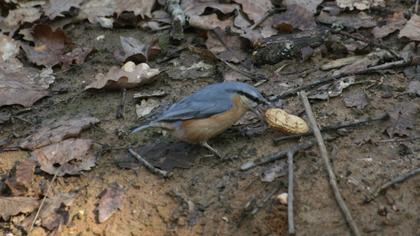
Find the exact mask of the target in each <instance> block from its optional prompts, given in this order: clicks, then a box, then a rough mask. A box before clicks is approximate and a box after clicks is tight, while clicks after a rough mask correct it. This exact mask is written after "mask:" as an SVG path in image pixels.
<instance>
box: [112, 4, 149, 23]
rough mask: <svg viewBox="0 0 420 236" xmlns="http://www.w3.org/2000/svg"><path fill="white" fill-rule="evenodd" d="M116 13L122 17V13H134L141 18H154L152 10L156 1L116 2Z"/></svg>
mask: <svg viewBox="0 0 420 236" xmlns="http://www.w3.org/2000/svg"><path fill="white" fill-rule="evenodd" d="M115 1H116V10H115V13H117V15H120V14H121V13H122V12H124V11H126V12H133V13H134V15H136V16H138V15H140V16H141V18H143V19H145V18H146V17H148V18H151V17H152V8H153V6H154V5H155V0H115Z"/></svg>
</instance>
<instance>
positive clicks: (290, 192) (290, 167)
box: [287, 151, 295, 235]
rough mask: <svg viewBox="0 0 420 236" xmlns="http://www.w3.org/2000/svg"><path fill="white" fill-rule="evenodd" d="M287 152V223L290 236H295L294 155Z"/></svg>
mask: <svg viewBox="0 0 420 236" xmlns="http://www.w3.org/2000/svg"><path fill="white" fill-rule="evenodd" d="M294 154H295V153H294V152H291V151H289V152H287V169H288V186H287V222H288V226H289V227H288V228H289V235H295V223H294V220H293V155H294Z"/></svg>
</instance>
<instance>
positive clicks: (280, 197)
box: [276, 193, 288, 205]
mask: <svg viewBox="0 0 420 236" xmlns="http://www.w3.org/2000/svg"><path fill="white" fill-rule="evenodd" d="M287 198H288V195H287V193H281V194H279V195H277V197H276V199H277V201H279V203H280V204H282V205H287Z"/></svg>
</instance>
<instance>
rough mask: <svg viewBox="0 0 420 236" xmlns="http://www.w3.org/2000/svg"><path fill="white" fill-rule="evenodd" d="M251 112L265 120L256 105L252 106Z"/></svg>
mask: <svg viewBox="0 0 420 236" xmlns="http://www.w3.org/2000/svg"><path fill="white" fill-rule="evenodd" d="M251 111H252V113H254V114H255V115H256V116H258V118H260V119H261V120H262V121H265V118H264V116H263V115H262V114H261V112H260V111H259V110H258V108H257V107H254V108H253V109H252V110H251Z"/></svg>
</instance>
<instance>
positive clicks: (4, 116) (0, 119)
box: [0, 112, 11, 146]
mask: <svg viewBox="0 0 420 236" xmlns="http://www.w3.org/2000/svg"><path fill="white" fill-rule="evenodd" d="M10 117H11V115H10V113H8V112H0V125H2V124H4V123H6V122H8V121H9V120H10ZM0 146H1V145H0Z"/></svg>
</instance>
